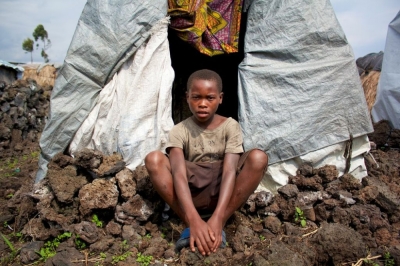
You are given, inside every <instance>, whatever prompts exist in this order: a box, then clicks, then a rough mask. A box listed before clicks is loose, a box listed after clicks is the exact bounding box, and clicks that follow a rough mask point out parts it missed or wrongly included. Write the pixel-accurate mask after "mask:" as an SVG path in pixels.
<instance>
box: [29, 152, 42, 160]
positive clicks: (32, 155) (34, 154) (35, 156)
mask: <svg viewBox="0 0 400 266" xmlns="http://www.w3.org/2000/svg"><path fill="white" fill-rule="evenodd" d="M39 154H40V153H39V151H33V152H31V157H32V158H34V159H35V158H39Z"/></svg>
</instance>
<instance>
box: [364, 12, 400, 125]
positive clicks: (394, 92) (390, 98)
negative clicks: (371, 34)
mask: <svg viewBox="0 0 400 266" xmlns="http://www.w3.org/2000/svg"><path fill="white" fill-rule="evenodd" d="M399 47H400V12H399V13H397V15H396V17H395V18H394V19H393V20H392V21H391V22H390V23H389V27H388V33H387V37H386V45H385V53H384V55H383V63H382V71H381V76H380V79H379V83H378V89H377V96H376V102H375V105H374V107H373V109H372V112H371V113H372V117H373V119H374V121H375V122H378V121H380V120H388V121H389V123H390V124H391V126H392V127H393V128H396V129H400V50H399Z"/></svg>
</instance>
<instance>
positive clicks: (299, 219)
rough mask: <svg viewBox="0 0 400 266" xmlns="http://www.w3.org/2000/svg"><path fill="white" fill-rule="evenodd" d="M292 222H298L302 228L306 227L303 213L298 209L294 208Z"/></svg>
mask: <svg viewBox="0 0 400 266" xmlns="http://www.w3.org/2000/svg"><path fill="white" fill-rule="evenodd" d="M294 221H295V222H296V223H299V222H300V225H301V226H302V227H306V225H307V220H306V216H304V212H303V211H302V210H301V209H300V208H299V207H296V212H295V214H294Z"/></svg>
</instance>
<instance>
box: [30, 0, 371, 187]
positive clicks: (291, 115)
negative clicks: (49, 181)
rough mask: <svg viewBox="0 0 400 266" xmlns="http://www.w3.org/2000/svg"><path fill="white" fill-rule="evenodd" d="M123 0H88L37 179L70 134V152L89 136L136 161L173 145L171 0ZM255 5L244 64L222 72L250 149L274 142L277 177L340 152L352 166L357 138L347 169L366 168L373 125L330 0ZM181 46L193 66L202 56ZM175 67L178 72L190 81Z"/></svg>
mask: <svg viewBox="0 0 400 266" xmlns="http://www.w3.org/2000/svg"><path fill="white" fill-rule="evenodd" d="M125 2H126V1H122V0H119V1H113V4H106V3H97V2H96V1H91V0H90V1H88V3H87V4H86V6H85V8H84V11H83V13H82V16H81V18H80V20H79V23H78V27H77V29H76V32H75V35H74V38H73V40H72V43H71V46H70V48H69V51H68V53H67V57H66V59H65V64H64V66H63V68H62V69H61V71H60V74H59V76H58V77H57V80H56V84H55V88H54V90H55V91H54V92H53V94H52V103H51V115H50V118H49V122H48V124H47V125H46V128H45V131H44V132H43V135H42V139H41V147H42V155H41V160H40V162H39V163H40V171H39V172H38V174H37V178H36V181H39V180H40V179H42V178H43V177H44V175H45V171H46V163H47V162H48V161H49V160H50V158H51V157H53V156H54V155H55V154H56V153H58V152H62V151H64V150H65V148H66V147H67V146H68V145H69V144H70V143H71V146H70V151H71V152H72V153H73V152H74V150H76V149H79V148H82V147H85V146H86V147H95V148H96V149H100V150H103V151H106V152H107V153H110V152H112V151H118V152H121V153H122V154H123V156H124V160H125V161H126V162H127V165H128V167H129V168H131V169H134V168H135V167H136V166H137V165H139V164H140V163H142V161H143V159H144V156H145V154H146V153H147V152H150V151H151V150H154V149H163V146H164V145H165V137H164V136H165V135H166V133H167V132H168V130H169V129H170V127H171V126H172V118H171V110H170V108H168V106H170V100H171V98H170V97H168V96H166V94H165V93H166V92H167V93H168V94H169V95H170V94H171V87H172V79H173V78H172V72H171V68H170V66H169V65H168V58H165V55H168V53H169V49H168V47H167V46H165V44H167V40H166V39H165V38H166V32H167V29H166V27H165V25H166V24H165V16H166V14H167V7H166V1H141V2H140V3H138V4H136V3H135V2H133V1H130V2H129V4H126V5H123V4H124V3H125ZM150 2H151V3H150ZM206 2H207V1H206ZM122 6H123V8H122ZM247 6H249V9H248V14H247V28H246V29H245V31H246V37H245V40H244V59H243V61H242V62H241V63H240V65H239V67H237V66H236V65H233V66H232V65H226V66H225V67H226V68H230V67H233V68H235V73H236V75H233V76H232V75H231V76H230V77H228V76H223V80H224V84H225V85H226V83H227V82H228V83H229V80H238V81H239V84H238V88H230V87H228V90H230V89H232V90H233V91H234V92H235V91H236V89H237V90H238V98H237V99H238V100H237V101H238V103H236V104H237V105H238V107H239V108H238V117H239V123H240V125H241V127H242V130H243V134H244V139H245V143H244V145H245V149H249V148H252V147H259V148H261V149H263V150H264V151H265V152H267V153H268V154H269V157H270V164H271V165H270V167H269V173H268V174H267V177H269V178H266V180H272V183H273V185H272V187H273V186H279V185H283V184H284V183H285V182H286V178H287V175H288V174H293V169H294V171H295V166H296V165H298V164H299V163H300V162H301V161H307V162H309V163H311V164H314V165H318V164H319V163H324V162H326V163H333V164H335V165H338V167H339V170H340V171H341V173H343V171H344V168H345V164H346V163H345V162H346V158H344V157H343V153H344V150H345V146H346V145H345V144H346V141H347V140H349V139H350V138H354V139H353V154H352V157H353V159H352V164H351V167H350V171H353V172H358V173H359V174H358V177H362V176H363V175H364V176H365V175H366V174H365V166H364V163H363V157H362V153H364V152H366V151H368V149H369V144H368V140H367V138H366V134H367V133H369V132H371V131H372V125H371V121H370V119H369V115H368V109H367V107H366V102H365V98H364V96H363V92H362V88H361V84H360V81H359V78H358V73H357V68H356V65H355V61H354V56H353V53H352V50H351V48H350V46H349V44H348V42H347V40H346V38H345V36H344V34H343V31H342V30H341V28H340V25H339V24H338V21H337V20H336V17H335V14H334V12H333V9H332V7H331V5H330V3H329V1H327V0H323V1H318V2H316V1H311V0H309V1H300V0H286V1H282V0H280V1H266V0H254V1H252V2H251V3H247ZM161 7H162V8H161ZM163 25H164V26H163ZM157 38H160V39H158V40H157ZM162 38H164V39H162ZM239 46H240V45H239ZM171 50H172V47H171ZM171 52H172V51H171ZM181 52H182V51H181ZM172 54H173V52H172ZM149 55H151V56H150V58H149V57H147V56H149ZM179 56H180V57H181V59H182V58H183V59H182V60H184V62H185V63H186V68H187V69H191V68H192V67H193V64H196V62H197V61H196V60H195V59H194V58H191V57H187V56H186V55H185V54H182V53H181V54H180V55H179ZM167 57H168V56H167ZM157 58H161V59H162V60H160V62H162V64H157V63H155V61H154V60H156V61H157V60H159V59H157ZM215 58H216V59H215V60H219V59H218V56H216V57H215ZM221 58H225V57H223V56H221ZM221 60H222V59H221ZM172 61H173V62H174V58H172ZM233 61H234V60H233ZM209 62H210V61H209ZM213 62H214V61H213ZM172 65H174V63H172ZM121 66H122V67H121ZM196 67H198V68H204V67H207V65H197V66H196ZM175 71H177V69H175ZM232 73H233V72H232ZM237 73H238V75H237ZM178 74H179V73H178ZM178 77H179V78H176V79H175V81H174V82H175V83H179V82H180V83H184V82H185V81H181V80H179V79H180V78H181V77H182V76H178ZM226 81H227V82H226ZM175 83H174V84H175ZM103 87H104V89H103V91H101V89H102V88H103ZM225 88H226V87H225ZM144 90H146V91H144ZM100 91H101V93H100ZM143 92H144V93H143ZM229 92H230V91H226V94H229ZM146 94H150V95H151V97H150V95H147V96H146V97H143V96H144V95H146ZM99 95H100V96H99ZM125 98H126V102H125V101H124V100H125ZM135 98H136V99H135ZM118 99H119V100H118ZM130 100H133V101H135V103H134V104H129V101H130ZM227 100H228V99H227V98H225V104H226V102H227ZM232 102H233V105H235V102H234V100H233V101H232ZM229 103H230V102H229V101H228V104H229ZM136 104H138V105H137V106H136V107H135V105H136ZM145 107H146V108H147V107H148V109H146V110H142V108H145ZM126 108H127V109H126ZM152 108H153V109H152ZM114 111H115V112H114ZM123 112H126V113H129V114H126V113H123ZM233 116H234V115H233ZM180 118H181V119H183V117H180ZM85 119H86V121H85ZM102 121H104V122H102ZM85 124H87V125H88V126H87V127H85V126H84V125H85ZM103 126H106V127H108V129H104V128H102V127H103ZM81 129H82V130H81ZM121 129H122V130H121ZM145 136H149V137H148V139H144V138H145ZM71 140H72V142H71ZM271 178H272V179H271ZM272 183H271V184H272ZM265 185H270V184H268V182H267V181H266V183H265Z"/></svg>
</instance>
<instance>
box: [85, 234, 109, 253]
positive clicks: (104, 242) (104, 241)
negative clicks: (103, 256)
mask: <svg viewBox="0 0 400 266" xmlns="http://www.w3.org/2000/svg"><path fill="white" fill-rule="evenodd" d="M114 241H115V239H114V238H113V237H112V236H105V237H103V238H101V239H100V240H98V241H96V242H95V243H93V244H91V245H90V247H89V249H90V251H91V252H94V253H100V252H105V251H107V250H108V249H109V248H110V247H111V246H112V245H113V243H114Z"/></svg>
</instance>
